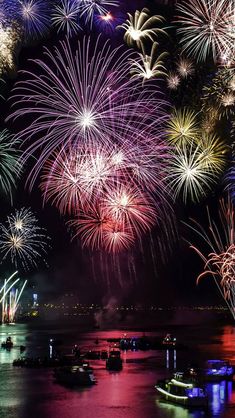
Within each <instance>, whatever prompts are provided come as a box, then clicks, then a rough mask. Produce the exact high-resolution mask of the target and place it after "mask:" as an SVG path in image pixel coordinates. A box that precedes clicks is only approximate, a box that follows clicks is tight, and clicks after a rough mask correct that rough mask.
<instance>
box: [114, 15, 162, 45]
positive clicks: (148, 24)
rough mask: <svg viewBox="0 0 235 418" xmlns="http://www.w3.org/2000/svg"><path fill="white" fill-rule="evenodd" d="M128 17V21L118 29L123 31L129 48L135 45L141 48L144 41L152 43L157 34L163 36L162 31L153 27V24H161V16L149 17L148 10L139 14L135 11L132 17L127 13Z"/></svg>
mask: <svg viewBox="0 0 235 418" xmlns="http://www.w3.org/2000/svg"><path fill="white" fill-rule="evenodd" d="M128 17H129V19H127V20H126V22H125V23H123V24H122V25H120V26H119V27H120V28H123V29H125V34H124V40H125V42H126V43H127V44H128V45H130V46H133V45H135V44H136V45H137V46H138V47H139V48H142V47H143V41H144V40H146V39H148V40H151V41H152V42H154V38H155V37H156V34H157V33H164V34H165V31H164V30H163V29H160V28H156V27H154V26H155V24H158V23H162V22H163V21H164V18H163V17H162V16H151V17H150V15H149V10H148V9H143V10H142V11H141V12H140V11H139V10H136V12H135V14H134V16H132V15H131V14H130V13H128Z"/></svg>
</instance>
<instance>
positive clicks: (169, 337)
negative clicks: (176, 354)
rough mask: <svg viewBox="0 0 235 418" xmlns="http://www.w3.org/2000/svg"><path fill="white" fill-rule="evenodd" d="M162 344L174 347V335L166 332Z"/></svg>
mask: <svg viewBox="0 0 235 418" xmlns="http://www.w3.org/2000/svg"><path fill="white" fill-rule="evenodd" d="M162 345H163V346H165V347H167V348H169V347H173V348H175V347H176V337H172V335H171V334H166V336H165V337H164V338H163V340H162Z"/></svg>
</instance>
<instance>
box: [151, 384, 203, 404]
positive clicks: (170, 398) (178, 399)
mask: <svg viewBox="0 0 235 418" xmlns="http://www.w3.org/2000/svg"><path fill="white" fill-rule="evenodd" d="M156 389H157V391H158V393H159V396H160V399H162V400H164V401H166V402H170V403H173V404H178V405H183V406H186V407H188V408H207V406H208V400H207V398H202V397H194V398H190V397H187V396H176V395H173V394H171V393H167V392H166V391H164V393H163V390H162V388H160V387H159V386H156Z"/></svg>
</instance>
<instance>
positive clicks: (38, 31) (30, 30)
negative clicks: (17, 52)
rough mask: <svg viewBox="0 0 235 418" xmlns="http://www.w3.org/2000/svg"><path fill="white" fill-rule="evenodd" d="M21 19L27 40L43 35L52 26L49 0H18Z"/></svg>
mask: <svg viewBox="0 0 235 418" xmlns="http://www.w3.org/2000/svg"><path fill="white" fill-rule="evenodd" d="M18 7H19V9H18V15H19V21H20V23H21V24H22V27H23V31H24V36H25V40H26V41H28V40H29V41H30V40H31V39H37V38H40V37H42V36H43V35H44V34H45V33H46V32H48V30H49V28H50V8H49V5H48V3H47V0H18Z"/></svg>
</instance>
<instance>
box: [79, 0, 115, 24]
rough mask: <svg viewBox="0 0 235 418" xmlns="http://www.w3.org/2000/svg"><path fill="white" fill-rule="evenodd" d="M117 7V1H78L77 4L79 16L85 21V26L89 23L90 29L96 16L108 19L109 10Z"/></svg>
mask: <svg viewBox="0 0 235 418" xmlns="http://www.w3.org/2000/svg"><path fill="white" fill-rule="evenodd" d="M119 5H120V3H119V1H118V0H80V2H78V8H79V11H80V16H81V17H83V18H84V19H85V23H86V24H87V23H89V22H90V26H91V27H92V24H93V20H94V18H95V17H96V16H104V17H106V18H107V19H108V17H109V13H110V11H111V10H110V9H112V8H113V7H114V8H115V7H119Z"/></svg>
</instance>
